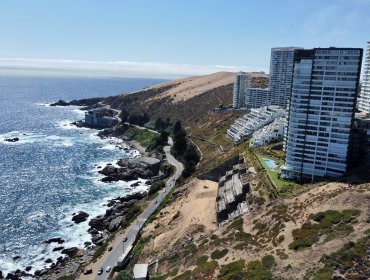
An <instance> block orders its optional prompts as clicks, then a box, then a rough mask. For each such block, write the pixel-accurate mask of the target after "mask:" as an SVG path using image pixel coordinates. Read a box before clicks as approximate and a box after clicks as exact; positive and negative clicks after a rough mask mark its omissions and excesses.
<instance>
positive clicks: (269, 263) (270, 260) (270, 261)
mask: <svg viewBox="0 0 370 280" xmlns="http://www.w3.org/2000/svg"><path fill="white" fill-rule="evenodd" d="M262 265H263V266H264V267H265V268H267V269H270V268H271V267H273V266H274V265H275V258H274V257H273V256H271V255H267V256H264V257H263V258H262Z"/></svg>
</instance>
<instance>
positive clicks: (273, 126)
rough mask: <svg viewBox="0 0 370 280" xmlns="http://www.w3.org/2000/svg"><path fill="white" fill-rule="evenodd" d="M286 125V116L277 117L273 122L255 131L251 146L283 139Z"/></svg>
mask: <svg viewBox="0 0 370 280" xmlns="http://www.w3.org/2000/svg"><path fill="white" fill-rule="evenodd" d="M285 126H286V118H285V117H280V118H277V119H275V120H274V121H273V122H272V123H270V124H268V125H266V126H265V127H262V128H261V129H259V130H257V131H256V132H254V133H253V135H252V139H251V142H250V146H251V147H259V146H263V145H266V144H269V143H271V142H273V141H277V140H283V138H284V130H285Z"/></svg>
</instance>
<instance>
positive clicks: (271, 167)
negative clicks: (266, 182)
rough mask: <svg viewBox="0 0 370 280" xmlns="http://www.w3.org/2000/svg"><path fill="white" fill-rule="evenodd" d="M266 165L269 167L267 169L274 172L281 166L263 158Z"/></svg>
mask: <svg viewBox="0 0 370 280" xmlns="http://www.w3.org/2000/svg"><path fill="white" fill-rule="evenodd" d="M263 161H264V163H265V164H266V165H267V167H268V168H269V169H271V170H274V169H275V168H276V167H278V166H279V164H278V163H277V162H276V161H274V160H271V159H267V158H263Z"/></svg>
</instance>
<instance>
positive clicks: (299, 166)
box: [281, 48, 362, 181]
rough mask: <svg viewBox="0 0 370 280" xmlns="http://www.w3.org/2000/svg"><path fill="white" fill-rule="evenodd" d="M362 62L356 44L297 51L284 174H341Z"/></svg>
mask: <svg viewBox="0 0 370 280" xmlns="http://www.w3.org/2000/svg"><path fill="white" fill-rule="evenodd" d="M361 62H362V49H358V48H315V49H310V50H296V51H295V54H294V76H293V86H292V94H291V98H290V104H289V115H288V127H287V134H286V156H285V165H284V166H283V167H282V170H281V176H282V177H283V178H287V179H293V180H298V181H316V180H319V179H320V178H324V177H339V176H341V175H343V174H345V172H346V169H347V157H348V155H347V154H348V146H349V139H350V134H351V128H352V123H353V119H354V114H355V110H356V93H357V90H358V86H359V80H360V71H361Z"/></svg>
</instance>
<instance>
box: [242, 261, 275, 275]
mask: <svg viewBox="0 0 370 280" xmlns="http://www.w3.org/2000/svg"><path fill="white" fill-rule="evenodd" d="M246 279H249V280H269V279H272V273H271V272H270V271H269V270H267V269H266V268H265V267H264V266H263V265H262V264H261V262H260V261H258V260H257V261H251V262H249V263H248V265H247V274H246Z"/></svg>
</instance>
